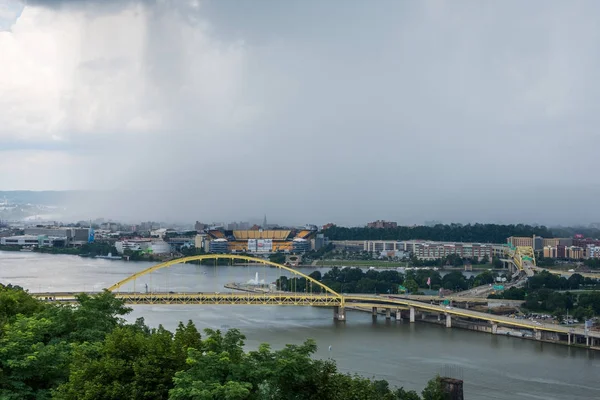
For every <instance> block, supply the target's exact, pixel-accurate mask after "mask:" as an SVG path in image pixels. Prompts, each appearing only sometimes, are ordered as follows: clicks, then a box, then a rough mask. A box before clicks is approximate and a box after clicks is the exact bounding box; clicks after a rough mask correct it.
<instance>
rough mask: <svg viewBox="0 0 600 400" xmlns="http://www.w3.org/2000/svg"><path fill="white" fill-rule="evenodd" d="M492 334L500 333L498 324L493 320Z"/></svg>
mask: <svg viewBox="0 0 600 400" xmlns="http://www.w3.org/2000/svg"><path fill="white" fill-rule="evenodd" d="M492 334H494V335H496V334H498V324H496V323H494V322H492Z"/></svg>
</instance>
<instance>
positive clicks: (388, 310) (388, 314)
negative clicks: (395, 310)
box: [385, 308, 392, 319]
mask: <svg viewBox="0 0 600 400" xmlns="http://www.w3.org/2000/svg"><path fill="white" fill-rule="evenodd" d="M391 318H392V309H391V308H386V309H385V319H391Z"/></svg>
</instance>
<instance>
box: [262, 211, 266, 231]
mask: <svg viewBox="0 0 600 400" xmlns="http://www.w3.org/2000/svg"><path fill="white" fill-rule="evenodd" d="M262 227H263V229H267V214H265V218H264V219H263V224H262Z"/></svg>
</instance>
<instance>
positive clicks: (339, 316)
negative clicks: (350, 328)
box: [333, 306, 346, 321]
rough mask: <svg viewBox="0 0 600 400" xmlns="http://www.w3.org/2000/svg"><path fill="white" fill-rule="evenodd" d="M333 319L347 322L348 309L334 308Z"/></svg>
mask: <svg viewBox="0 0 600 400" xmlns="http://www.w3.org/2000/svg"><path fill="white" fill-rule="evenodd" d="M333 319H334V320H336V321H346V308H345V307H341V306H335V307H333Z"/></svg>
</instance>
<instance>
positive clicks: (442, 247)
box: [411, 242, 494, 261]
mask: <svg viewBox="0 0 600 400" xmlns="http://www.w3.org/2000/svg"><path fill="white" fill-rule="evenodd" d="M411 245H412V248H413V250H412V251H411V254H412V255H414V256H415V257H416V258H418V259H419V260H437V259H440V258H444V257H447V256H449V255H457V256H459V257H461V258H468V259H471V260H478V261H481V260H482V259H483V258H485V257H487V258H488V259H489V260H491V259H492V257H493V256H494V245H492V244H480V243H460V242H459V243H447V242H425V243H423V242H420V243H413V244H411Z"/></svg>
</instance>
